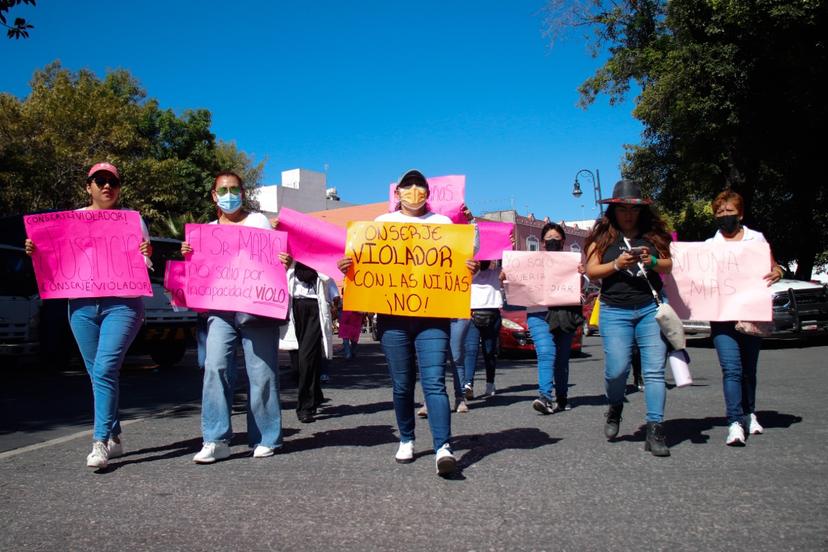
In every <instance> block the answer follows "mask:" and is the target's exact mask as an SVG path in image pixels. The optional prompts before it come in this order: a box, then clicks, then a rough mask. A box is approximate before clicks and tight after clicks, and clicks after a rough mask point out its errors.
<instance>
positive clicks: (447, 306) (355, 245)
mask: <svg viewBox="0 0 828 552" xmlns="http://www.w3.org/2000/svg"><path fill="white" fill-rule="evenodd" d="M345 254H346V255H347V256H348V257H350V258H351V259H353V261H354V264H353V266H352V267H351V270H350V271H349V272H348V274H346V276H345V291H344V303H345V304H344V308H345V310H349V311H362V312H376V313H381V314H393V315H397V316H422V317H436V318H468V317H469V315H470V314H469V313H470V310H469V305H470V304H471V282H472V274H471V272H470V271H469V269H468V267H467V266H466V261H467V260H469V259H472V257H473V255H474V227H473V226H472V225H469V224H410V223H404V222H351V223H349V224H348V241H347V244H346V246H345Z"/></svg>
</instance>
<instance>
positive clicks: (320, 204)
mask: <svg viewBox="0 0 828 552" xmlns="http://www.w3.org/2000/svg"><path fill="white" fill-rule="evenodd" d="M251 195H253V199H255V200H256V201H258V202H259V209H261V211H262V212H263V213H265V214H266V215H276V214H278V213H279V210H280V209H281V208H282V207H288V208H289V209H293V210H294V211H299V212H300V213H311V212H314V211H326V210H328V209H338V208H340V207H350V206H351V205H352V204H351V203H347V202H344V201H340V199H339V196H338V195H337V192H336V188H328V187H327V175H326V174H325V173H321V172H316V171H311V170H308V169H291V170H288V171H282V183H281V185H275V184H271V185H264V186H259V187H257V188H256V189H255V191H254V192H253V194H251Z"/></svg>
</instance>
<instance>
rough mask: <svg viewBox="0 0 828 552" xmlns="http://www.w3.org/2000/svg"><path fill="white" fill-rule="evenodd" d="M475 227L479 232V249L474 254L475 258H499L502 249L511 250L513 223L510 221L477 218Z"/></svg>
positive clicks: (501, 254)
mask: <svg viewBox="0 0 828 552" xmlns="http://www.w3.org/2000/svg"><path fill="white" fill-rule="evenodd" d="M477 229H478V231H479V232H480V249H479V250H478V251H477V254H476V255H475V256H474V258H475V259H476V260H478V261H491V260H494V259H500V258H502V257H503V252H504V251H511V250H512V231H513V230H514V229H515V225H514V224H512V223H511V222H496V221H489V220H478V221H477Z"/></svg>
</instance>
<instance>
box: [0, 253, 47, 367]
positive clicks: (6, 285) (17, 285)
mask: <svg viewBox="0 0 828 552" xmlns="http://www.w3.org/2000/svg"><path fill="white" fill-rule="evenodd" d="M39 324H40V297H39V295H38V293H37V284H36V283H35V279H34V270H33V269H32V261H31V259H30V258H29V256H28V255H26V252H25V251H24V250H23V248H22V247H14V246H10V245H0V358H2V359H3V364H4V365H9V364H16V362H17V360H18V359H20V358H22V357H25V356H30V355H33V354H34V353H36V352H37V351H38V339H37V336H38V325H39Z"/></svg>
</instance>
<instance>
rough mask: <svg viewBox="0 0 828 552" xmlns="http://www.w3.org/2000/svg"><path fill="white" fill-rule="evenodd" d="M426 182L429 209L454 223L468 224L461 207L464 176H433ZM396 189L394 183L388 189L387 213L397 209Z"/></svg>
mask: <svg viewBox="0 0 828 552" xmlns="http://www.w3.org/2000/svg"><path fill="white" fill-rule="evenodd" d="M426 180H428V206H429V209H431V211H433V212H435V213H440V214H441V215H446V216H447V217H448V218H450V219H451V221H452V222H454V223H457V224H465V223H466V222H468V221H467V220H466V217H465V215H463V205H464V204H465V202H466V175H463V174H460V175H448V176H435V177H433V178H427V179H426ZM396 189H397V183H396V182H394V183H392V184H391V186H390V187H389V189H388V211H394V210H395V209H396V207H397V198H395V197H394V191H395V190H396Z"/></svg>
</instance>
